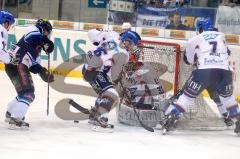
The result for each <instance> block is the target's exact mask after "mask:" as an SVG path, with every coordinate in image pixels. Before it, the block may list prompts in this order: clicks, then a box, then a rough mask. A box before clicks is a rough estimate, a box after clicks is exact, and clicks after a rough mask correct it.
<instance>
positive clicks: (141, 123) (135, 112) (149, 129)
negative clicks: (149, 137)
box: [117, 71, 154, 132]
mask: <svg viewBox="0 0 240 159" xmlns="http://www.w3.org/2000/svg"><path fill="white" fill-rule="evenodd" d="M122 73H123V71H122V72H121V73H120V77H119V78H118V80H117V82H120V85H121V87H122V89H123V94H125V97H126V98H127V99H128V100H129V101H131V97H129V96H128V94H127V91H126V89H125V88H124V87H123V84H122ZM139 102H140V100H139V101H138V102H137V103H135V104H134V105H133V104H132V103H131V102H130V103H131V105H132V107H133V111H134V114H135V115H136V116H137V119H138V122H139V124H140V125H141V126H142V127H143V128H144V129H145V130H147V131H150V132H154V129H153V128H152V127H150V126H148V125H145V124H144V123H143V122H142V121H141V119H140V117H139V113H137V110H136V105H137V104H139ZM121 104H122V102H120V105H119V107H120V106H121Z"/></svg>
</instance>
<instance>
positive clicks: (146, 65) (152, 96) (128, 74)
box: [114, 35, 167, 110]
mask: <svg viewBox="0 0 240 159" xmlns="http://www.w3.org/2000/svg"><path fill="white" fill-rule="evenodd" d="M122 39H125V37H124V35H123V36H122ZM126 40H127V39H126ZM126 40H125V41H126ZM135 46H136V45H134V46H132V48H135V49H128V50H131V51H129V61H128V63H127V64H126V65H125V66H124V67H123V71H122V73H121V76H119V79H117V80H116V81H114V83H115V85H116V88H117V91H118V93H119V94H120V97H121V98H124V99H125V102H126V104H127V105H128V106H130V107H131V106H133V105H134V107H136V108H137V109H144V110H152V109H155V108H154V107H155V106H156V105H155V103H159V95H160V94H164V93H165V91H164V88H163V87H162V84H161V82H160V79H159V77H160V76H161V75H162V74H163V73H165V72H166V71H167V67H166V66H164V65H162V64H159V65H157V66H158V68H159V71H157V70H155V69H154V68H153V67H152V64H151V62H142V56H141V55H142V53H141V52H142V50H141V49H138V48H137V47H135ZM154 64H156V63H154ZM160 68H161V69H160Z"/></svg>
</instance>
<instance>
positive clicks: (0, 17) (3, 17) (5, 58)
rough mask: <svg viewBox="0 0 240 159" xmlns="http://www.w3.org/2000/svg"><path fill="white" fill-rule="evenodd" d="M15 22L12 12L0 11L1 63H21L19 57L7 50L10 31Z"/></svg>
mask: <svg viewBox="0 0 240 159" xmlns="http://www.w3.org/2000/svg"><path fill="white" fill-rule="evenodd" d="M14 22H15V20H14V17H13V15H12V14H11V13H10V12H7V11H0V24H1V25H0V32H1V37H0V61H1V62H3V63H5V64H9V63H12V64H16V63H18V61H19V57H17V55H16V54H14V53H13V52H11V50H6V47H7V40H8V31H9V30H10V28H11V26H12V25H13V24H14Z"/></svg>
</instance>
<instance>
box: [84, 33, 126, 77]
mask: <svg viewBox="0 0 240 159" xmlns="http://www.w3.org/2000/svg"><path fill="white" fill-rule="evenodd" d="M103 34H104V39H105V40H104V41H102V42H100V44H99V46H98V47H97V49H96V50H94V51H89V52H88V55H87V58H86V59H87V64H85V66H84V67H85V68H86V67H89V66H90V67H92V68H96V69H97V71H101V72H105V73H106V74H107V75H108V77H110V78H111V77H113V80H114V79H115V78H117V77H118V75H119V73H120V72H121V70H122V66H123V65H124V64H126V63H127V62H128V58H129V56H128V52H127V51H126V50H125V49H123V48H121V47H120V46H119V42H120V41H119V35H118V34H117V33H116V32H114V31H104V33H103ZM101 48H102V51H100V50H101ZM98 50H99V51H98ZM96 57H97V58H96Z"/></svg>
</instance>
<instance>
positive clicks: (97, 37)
mask: <svg viewBox="0 0 240 159" xmlns="http://www.w3.org/2000/svg"><path fill="white" fill-rule="evenodd" d="M88 38H89V40H90V41H91V43H92V44H93V45H95V46H98V45H99V43H100V42H101V41H103V40H104V31H103V30H102V29H91V30H89V31H88Z"/></svg>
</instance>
